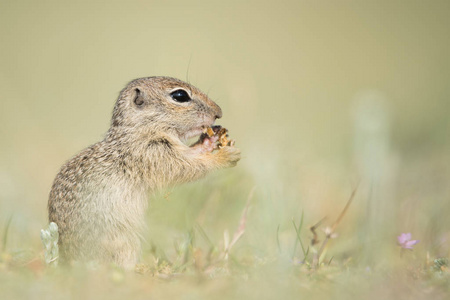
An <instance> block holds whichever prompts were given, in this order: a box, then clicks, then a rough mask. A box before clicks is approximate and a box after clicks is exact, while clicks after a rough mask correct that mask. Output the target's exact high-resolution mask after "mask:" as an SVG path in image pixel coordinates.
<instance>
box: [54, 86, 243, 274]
mask: <svg viewBox="0 0 450 300" xmlns="http://www.w3.org/2000/svg"><path fill="white" fill-rule="evenodd" d="M221 116H222V110H221V109H220V107H219V106H218V105H217V104H216V103H214V102H213V101H212V100H211V99H209V98H208V96H207V95H205V94H204V93H202V92H201V91H200V90H199V89H197V88H196V87H194V86H192V85H190V84H188V83H185V82H183V81H180V80H178V79H174V78H170V77H147V78H140V79H136V80H133V81H131V82H130V83H129V84H128V85H127V86H126V87H125V88H124V89H123V90H122V91H121V92H120V94H119V97H118V99H117V102H116V104H115V107H114V110H113V116H112V121H111V127H110V128H109V130H108V131H107V133H106V136H105V138H104V139H103V140H102V141H101V142H98V143H96V144H94V145H92V146H90V147H88V148H86V149H84V150H83V151H81V152H80V153H79V154H78V155H76V156H75V157H73V158H72V159H71V160H69V161H68V162H67V163H66V164H65V165H64V166H63V167H62V168H61V170H60V172H59V173H58V175H57V176H56V178H55V180H54V183H53V186H52V189H51V192H50V197H49V201H48V212H49V221H50V222H55V223H56V224H57V225H58V227H59V247H60V258H61V259H62V260H63V261H72V260H77V261H78V260H80V261H92V260H93V261H99V262H106V263H110V262H113V263H115V264H117V265H119V266H122V267H125V268H133V267H134V265H135V264H136V262H137V261H138V259H139V256H140V248H141V247H140V243H141V238H140V236H141V233H142V229H143V225H144V214H145V210H146V208H147V201H148V196H149V194H150V193H152V192H153V191H155V190H157V189H160V188H163V187H166V186H170V185H174V184H179V183H183V182H188V181H193V180H196V179H198V178H200V177H203V176H204V175H206V174H207V173H208V172H209V171H211V170H215V169H221V168H226V167H232V166H235V165H236V163H237V161H238V160H239V159H240V151H239V149H237V148H235V147H233V146H223V147H220V148H218V147H216V146H215V145H216V144H215V142H216V140H217V136H213V137H210V136H207V135H204V134H202V132H203V131H204V130H205V129H206V128H208V127H209V126H211V125H213V124H214V121H215V120H216V119H218V118H220V117H221ZM196 136H201V138H200V139H199V141H198V142H197V143H195V144H194V145H192V146H188V145H186V144H185V143H186V141H187V140H188V139H189V138H193V137H196Z"/></svg>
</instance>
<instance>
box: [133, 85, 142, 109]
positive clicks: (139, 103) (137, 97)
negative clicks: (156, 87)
mask: <svg viewBox="0 0 450 300" xmlns="http://www.w3.org/2000/svg"><path fill="white" fill-rule="evenodd" d="M134 91H135V93H136V94H135V95H134V100H133V102H134V104H135V105H136V106H137V107H142V106H143V105H144V103H145V100H144V96H143V95H142V92H141V90H140V89H139V88H136V89H134Z"/></svg>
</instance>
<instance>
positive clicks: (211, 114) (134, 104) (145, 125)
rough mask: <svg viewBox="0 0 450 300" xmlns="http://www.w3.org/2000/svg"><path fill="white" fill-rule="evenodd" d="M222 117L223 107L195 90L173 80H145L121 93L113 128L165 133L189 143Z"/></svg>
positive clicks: (135, 81)
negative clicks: (188, 140)
mask: <svg viewBox="0 0 450 300" xmlns="http://www.w3.org/2000/svg"><path fill="white" fill-rule="evenodd" d="M220 117H222V110H221V109H220V107H219V106H218V105H217V104H216V103H214V102H213V101H212V100H211V99H209V98H208V96H207V95H205V94H204V93H203V92H202V91H200V90H199V89H197V88H196V87H194V86H192V85H190V84H188V83H186V82H183V81H181V80H178V79H175V78H171V77H146V78H139V79H135V80H133V81H131V82H130V83H129V84H128V85H127V86H126V87H125V88H124V89H123V90H122V91H121V92H120V95H119V98H118V99H117V102H116V105H115V107H114V111H113V117H112V121H111V127H112V128H115V129H116V130H120V128H124V129H126V130H127V131H129V130H130V129H131V130H149V131H158V132H161V131H162V132H166V133H169V134H174V135H177V136H178V137H179V138H180V139H181V140H187V139H189V138H191V137H194V136H197V135H199V134H201V133H202V131H203V129H204V128H206V127H208V126H211V125H213V124H214V121H215V120H216V119H218V118H220Z"/></svg>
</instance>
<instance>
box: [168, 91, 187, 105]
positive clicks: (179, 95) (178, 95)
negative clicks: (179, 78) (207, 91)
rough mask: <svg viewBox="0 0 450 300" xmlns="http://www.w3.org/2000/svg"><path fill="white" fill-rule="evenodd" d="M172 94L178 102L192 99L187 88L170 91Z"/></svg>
mask: <svg viewBox="0 0 450 300" xmlns="http://www.w3.org/2000/svg"><path fill="white" fill-rule="evenodd" d="M170 96H171V97H172V99H173V100H175V101H177V102H188V101H191V100H192V99H191V97H189V95H188V93H187V92H186V91H185V90H176V91H173V92H172V93H170Z"/></svg>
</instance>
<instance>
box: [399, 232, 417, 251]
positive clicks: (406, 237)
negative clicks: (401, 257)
mask: <svg viewBox="0 0 450 300" xmlns="http://www.w3.org/2000/svg"><path fill="white" fill-rule="evenodd" d="M397 241H398V244H399V245H400V247H402V248H403V249H410V250H412V248H413V246H414V245H415V244H417V243H418V242H419V241H418V240H411V233H402V234H400V235H399V236H398V237H397Z"/></svg>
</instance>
